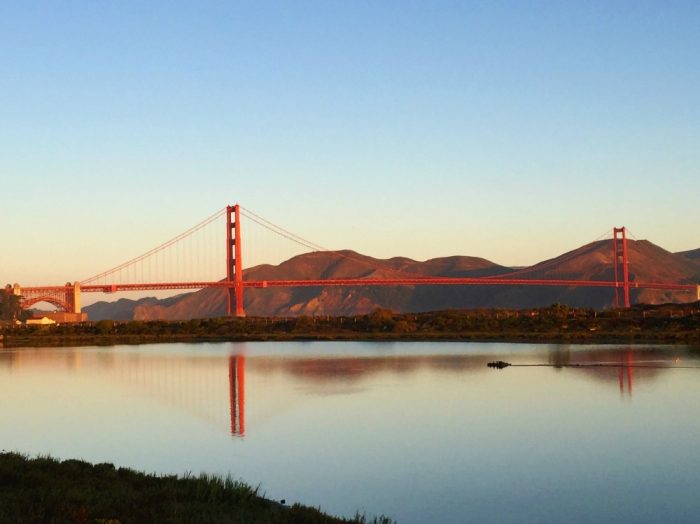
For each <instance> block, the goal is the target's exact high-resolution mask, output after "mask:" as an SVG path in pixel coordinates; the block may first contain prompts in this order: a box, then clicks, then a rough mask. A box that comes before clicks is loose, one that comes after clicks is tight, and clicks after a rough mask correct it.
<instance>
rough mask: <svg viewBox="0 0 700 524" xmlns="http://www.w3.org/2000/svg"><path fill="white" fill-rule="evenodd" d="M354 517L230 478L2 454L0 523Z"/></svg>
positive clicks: (380, 523)
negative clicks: (278, 498)
mask: <svg viewBox="0 0 700 524" xmlns="http://www.w3.org/2000/svg"><path fill="white" fill-rule="evenodd" d="M142 522H143V523H151V522H153V523H158V522H163V523H166V522H167V523H173V524H176V523H188V524H198V523H261V524H265V523H294V524H304V523H309V524H316V523H318V524H325V523H353V522H354V523H358V524H369V523H373V524H390V523H391V522H392V521H391V519H388V518H386V517H383V516H382V517H377V518H374V519H368V518H366V517H364V516H362V515H356V516H355V517H354V518H352V519H350V520H348V519H341V518H335V517H332V516H329V515H326V514H324V513H322V512H321V511H320V510H318V509H316V508H311V507H307V506H302V505H299V504H294V505H292V506H285V505H282V504H279V503H277V502H273V501H271V500H268V499H266V498H264V497H263V496H261V494H260V493H259V489H257V488H252V487H250V486H248V485H246V484H244V483H242V482H239V481H235V480H232V479H231V478H230V477H226V478H221V477H217V476H212V475H199V476H193V475H185V476H182V477H178V476H157V475H147V474H145V473H140V472H137V471H134V470H132V469H127V468H115V467H114V466H113V465H112V464H95V465H92V464H89V463H87V462H83V461H80V460H64V461H59V460H56V459H53V458H50V457H38V458H34V459H30V458H28V457H26V456H23V455H20V454H17V453H5V452H2V453H0V523H2V524H5V523H8V524H9V523H18V524H20V523H21V524H33V523H36V524H40V523H47V524H48V523H51V524H63V523H75V524H82V523H85V524H88V523H95V524H97V523H101V524H107V523H111V524H117V523H119V524H128V523H142Z"/></svg>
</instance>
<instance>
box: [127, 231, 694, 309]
mask: <svg viewBox="0 0 700 524" xmlns="http://www.w3.org/2000/svg"><path fill="white" fill-rule="evenodd" d="M611 246H612V243H611V241H609V240H608V241H600V242H594V243H591V244H587V245H585V246H582V247H580V248H578V249H576V250H574V251H571V252H569V253H565V254H563V255H561V256H559V257H557V258H554V259H551V260H547V261H544V262H541V263H539V264H536V265H535V266H532V267H531V268H526V269H524V270H519V271H517V272H515V273H513V272H512V270H510V269H509V268H506V267H503V266H499V265H497V264H494V263H492V262H489V261H488V260H485V259H482V258H476V257H460V256H454V257H446V258H437V259H432V260H428V261H425V262H419V261H415V260H411V259H409V258H403V257H396V258H391V259H386V260H380V259H375V258H372V257H368V256H365V255H361V254H358V253H355V252H353V251H341V252H315V253H308V254H304V255H299V256H297V257H294V258H292V259H290V260H287V261H285V262H283V263H281V264H279V265H277V266H272V265H262V266H257V267H253V268H250V269H247V270H245V272H244V279H246V280H276V279H324V278H327V279H335V278H392V277H393V278H397V277H401V276H406V275H433V276H450V277H456V276H490V275H499V274H513V276H517V278H531V279H535V278H537V279H576V280H612V279H613V267H612V258H613V257H612V247H611ZM628 249H629V260H630V264H629V272H630V280H631V281H632V282H634V281H644V282H674V283H696V282H698V281H700V264H699V263H698V262H696V261H694V260H691V259H689V258H686V257H684V256H681V255H679V254H674V253H671V252H669V251H666V250H664V249H662V248H660V247H659V246H656V245H654V244H652V243H651V242H649V241H646V240H640V241H632V240H630V241H629V244H628ZM631 295H632V301H633V302H635V303H636V302H646V303H662V302H674V301H677V302H684V301H688V300H692V299H694V295H690V294H689V293H674V292H666V291H653V290H641V289H633V290H632V293H631ZM554 302H559V303H563V304H569V305H574V306H588V307H596V308H602V307H608V306H611V305H612V303H613V292H612V290H611V289H608V288H581V287H576V288H560V287H547V286H402V287H398V286H397V287H352V288H340V287H337V288H336V287H314V288H267V289H247V290H246V291H245V296H244V305H245V309H246V313H247V314H248V315H251V316H255V315H281V316H284V315H326V314H328V315H350V314H361V313H366V312H369V311H372V310H373V309H375V308H377V307H383V308H389V309H392V310H394V311H397V312H411V311H416V312H417V311H429V310H436V309H446V308H474V307H509V308H510V307H523V308H524V307H537V306H545V305H549V304H552V303H554ZM224 312H225V295H224V292H223V290H218V289H205V290H202V291H198V292H196V293H190V294H187V295H184V296H183V297H182V298H181V299H180V300H178V301H176V302H175V303H170V304H157V305H154V304H143V305H138V306H137V307H135V309H134V318H136V319H142V320H145V319H187V318H197V317H211V316H219V315H223V314H224Z"/></svg>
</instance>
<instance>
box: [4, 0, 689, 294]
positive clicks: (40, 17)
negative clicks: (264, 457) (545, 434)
mask: <svg viewBox="0 0 700 524" xmlns="http://www.w3.org/2000/svg"><path fill="white" fill-rule="evenodd" d="M0 50H2V52H0V195H1V196H2V197H1V200H0V202H2V204H1V205H2V209H3V213H2V221H1V222H0V233H1V235H2V245H3V247H2V248H1V249H0V279H4V281H5V282H21V283H23V284H24V285H40V284H62V283H64V282H66V281H68V280H70V281H74V280H80V279H83V278H87V277H88V276H91V275H93V274H95V273H98V272H100V271H102V270H104V269H107V268H109V267H112V266H114V265H117V264H118V263H120V262H122V261H124V260H125V259H128V258H131V257H132V256H135V255H138V254H140V253H142V252H144V251H146V250H148V249H150V248H152V247H154V246H155V245H157V244H159V243H161V242H163V241H165V240H167V239H168V238H170V237H173V236H175V235H177V234H178V233H180V232H182V231H184V230H186V229H187V228H189V227H190V226H192V225H194V224H196V223H197V222H199V221H200V220H202V219H204V218H206V217H207V216H209V215H211V214H212V213H214V212H215V211H216V210H218V209H221V208H223V207H224V206H226V205H227V204H233V203H235V202H240V203H241V204H242V205H244V206H245V207H246V208H248V209H250V210H253V211H254V212H255V213H257V214H259V215H261V216H263V217H265V218H267V219H269V220H271V221H272V222H275V223H277V224H279V225H281V226H283V227H284V228H286V229H288V230H290V231H293V232H295V233H297V234H299V235H301V236H303V237H305V238H308V239H310V240H312V241H314V242H316V243H318V244H320V245H323V246H327V247H329V248H333V249H336V248H338V249H340V248H350V249H354V250H356V251H359V252H362V253H365V254H368V255H372V256H376V257H382V258H387V257H391V256H396V255H403V256H409V257H412V258H415V259H419V260H425V259H429V258H433V257H438V256H447V255H454V254H460V255H472V256H482V257H485V258H487V259H489V260H493V261H494V262H497V263H500V264H505V265H527V264H532V263H535V262H537V261H539V260H542V259H546V258H551V257H554V256H557V255H559V254H561V253H563V252H566V251H568V250H571V249H574V248H576V247H578V246H580V245H582V244H584V243H587V242H589V241H591V240H594V239H595V238H598V237H599V236H600V235H601V234H603V233H605V232H606V231H610V229H611V228H612V227H613V226H621V225H626V226H627V227H628V228H629V229H630V230H631V232H632V233H633V235H634V236H635V237H637V238H647V239H649V240H651V241H652V242H655V243H656V244H659V245H661V246H663V247H664V248H666V249H668V250H671V251H680V250H686V249H694V248H698V247H700V233H699V232H698V227H697V226H698V224H700V206H699V205H698V203H699V201H700V191H699V190H700V67H699V62H698V57H700V3H698V2H696V1H688V2H683V1H663V2H649V1H629V2H627V1H616V2H610V1H600V2H597V1H590V2H566V1H552V2H539V1H532V2H526V1H512V2H509V1H485V2H466V1H465V2H445V1H433V2H415V1H410V0H402V1H389V0H387V1H381V2H377V1H372V2H369V1H368V2H363V1H352V2H348V1H338V2H335V1H323V2H321V1H319V2H306V1H294V2H288V1H286V2H265V1H256V2H230V1H220V2H217V1H206V0H198V1H196V2H195V1H192V2H178V1H173V0H168V1H157V0H152V1H150V2H141V1H129V0H121V1H108V0H106V1H100V2H94V1H61V0H53V1H43V2H42V1H37V2H25V1H6V0H0ZM222 236H223V233H222ZM254 248H255V246H246V247H245V249H254Z"/></svg>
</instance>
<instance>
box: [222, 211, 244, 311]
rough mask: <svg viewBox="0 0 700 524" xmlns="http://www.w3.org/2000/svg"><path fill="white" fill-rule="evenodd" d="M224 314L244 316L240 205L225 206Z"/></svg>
mask: <svg viewBox="0 0 700 524" xmlns="http://www.w3.org/2000/svg"><path fill="white" fill-rule="evenodd" d="M226 282H227V284H228V286H227V287H226V315H227V316H229V317H230V316H231V313H233V312H235V315H236V316H237V317H244V316H245V311H244V310H243V261H242V259H241V216H240V206H239V205H238V204H236V205H234V206H226Z"/></svg>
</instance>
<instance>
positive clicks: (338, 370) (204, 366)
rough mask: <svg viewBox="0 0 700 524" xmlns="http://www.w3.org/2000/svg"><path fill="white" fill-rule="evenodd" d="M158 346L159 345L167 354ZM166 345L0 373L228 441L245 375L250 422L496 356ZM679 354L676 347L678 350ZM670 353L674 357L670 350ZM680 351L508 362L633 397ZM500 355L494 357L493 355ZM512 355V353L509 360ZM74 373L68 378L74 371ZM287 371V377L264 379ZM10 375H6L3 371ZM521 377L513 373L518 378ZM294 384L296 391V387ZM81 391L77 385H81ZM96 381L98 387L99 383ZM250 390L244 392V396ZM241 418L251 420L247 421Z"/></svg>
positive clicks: (543, 356) (22, 356) (23, 353)
mask: <svg viewBox="0 0 700 524" xmlns="http://www.w3.org/2000/svg"><path fill="white" fill-rule="evenodd" d="M166 351H167V350H166ZM178 351H179V350H175V351H174V352H173V353H170V352H169V351H168V352H166V353H160V352H158V354H156V353H155V351H154V352H150V351H145V350H142V349H126V348H122V349H119V350H111V349H107V350H98V351H95V350H94V349H86V350H81V349H70V350H55V349H37V350H30V349H23V350H7V349H5V350H2V351H0V370H3V369H4V370H5V371H7V372H9V373H10V374H15V373H16V374H18V375H20V376H18V377H17V378H18V379H20V380H22V375H24V374H25V373H26V374H27V376H30V375H36V374H37V373H38V374H40V375H41V376H45V377H46V379H47V383H50V381H51V380H53V379H54V378H55V377H58V376H61V368H63V369H65V370H69V371H70V372H71V373H70V374H71V375H72V376H73V378H72V379H71V380H72V381H74V382H75V381H76V380H89V381H90V383H89V384H86V386H85V387H94V384H100V383H104V382H105V381H109V382H114V381H116V382H118V383H119V382H121V383H122V384H124V385H126V386H127V387H128V388H129V390H131V391H134V390H135V391H138V392H140V394H141V395H143V394H145V395H146V396H147V397H150V398H152V399H154V400H155V401H157V402H159V403H161V404H164V405H166V406H168V407H174V408H176V409H177V410H179V411H184V412H187V413H189V414H191V415H194V416H195V417H196V418H197V419H200V420H201V421H204V422H206V423H207V424H208V425H210V426H212V427H216V428H219V431H220V430H221V429H223V427H226V428H227V432H229V433H230V435H232V436H234V437H244V436H245V435H246V431H247V430H248V429H249V427H248V426H247V425H246V372H248V373H252V375H251V377H249V378H250V379H251V380H249V381H248V382H249V384H248V385H249V388H250V391H249V392H248V400H251V401H252V400H254V403H253V407H252V409H253V411H252V413H253V424H260V423H262V422H263V420H267V419H269V418H271V417H276V416H278V415H280V414H281V413H282V412H284V411H286V410H288V409H289V408H290V407H291V405H290V404H294V403H295V402H297V401H298V400H299V397H300V396H305V395H309V394H311V395H317V394H327V393H329V392H335V393H337V392H343V393H345V394H348V393H350V394H351V393H353V392H356V391H361V390H362V388H363V387H364V386H365V384H366V383H367V382H368V380H369V379H371V377H372V376H373V375H377V374H389V375H405V376H406V375H411V374H418V373H420V372H425V371H428V372H432V373H437V374H445V373H448V374H451V375H465V377H464V378H465V379H466V378H467V377H466V375H472V374H484V373H491V372H492V371H491V370H489V369H488V368H487V367H486V364H487V363H488V362H489V361H491V360H493V359H494V358H500V356H498V355H491V354H484V353H479V354H464V353H454V354H426V355H376V356H372V355H369V356H368V355H367V354H365V355H362V356H353V355H333V356H330V355H322V354H320V355H319V354H317V355H309V354H308V353H307V354H305V355H295V356H289V355H287V356H286V357H284V358H280V357H279V356H270V355H249V356H247V357H246V356H244V355H241V354H230V355H221V354H212V353H209V354H203V353H199V351H200V350H198V353H199V354H189V355H182V354H180V355H178V354H177V352H178ZM684 352H685V353H684ZM676 353H677V354H676ZM686 353H687V350H683V349H669V348H663V349H655V348H634V349H632V348H625V347H622V348H611V349H608V348H599V349H598V348H596V349H587V350H579V349H578V348H574V349H573V350H572V349H571V348H570V347H568V346H559V347H557V348H556V349H550V350H549V351H544V352H537V353H532V352H531V353H529V354H527V355H523V354H522V353H521V354H520V355H518V354H513V355H512V361H513V363H520V364H533V363H537V362H540V363H541V362H546V363H548V364H545V365H549V366H552V368H553V370H552V371H554V372H563V371H564V370H567V372H568V373H572V378H575V377H576V378H584V379H586V380H589V381H591V380H592V381H594V382H603V383H607V384H609V385H612V384H616V386H617V387H618V388H619V391H620V395H621V397H626V398H629V397H631V395H632V391H633V385H634V382H635V381H639V380H642V381H643V382H644V381H647V382H649V381H653V380H655V378H656V377H657V376H658V375H659V374H660V373H664V372H665V371H666V370H668V369H673V368H674V367H676V366H677V365H678V363H679V360H677V359H679V358H681V356H683V358H685V356H689V357H690V358H691V360H694V359H695V358H696V356H695V355H694V354H692V355H691V354H687V355H686ZM501 356H502V355H501ZM509 359H511V357H509ZM526 369H532V368H517V369H506V370H503V371H502V372H499V375H494V376H498V377H499V379H505V380H506V381H508V380H509V379H510V378H513V379H514V378H515V377H516V375H515V374H516V373H517V374H521V373H526V371H525V370H526ZM75 372H77V374H75ZM273 374H276V375H279V376H286V378H287V379H288V380H287V381H284V380H283V381H279V380H278V379H277V378H275V379H272V378H271V377H272V375H273ZM8 378H9V377H8ZM521 378H522V376H521ZM297 385H300V386H302V387H297ZM81 387H82V386H81ZM98 387H99V386H98ZM251 395H252V396H251ZM249 422H250V421H249Z"/></svg>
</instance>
